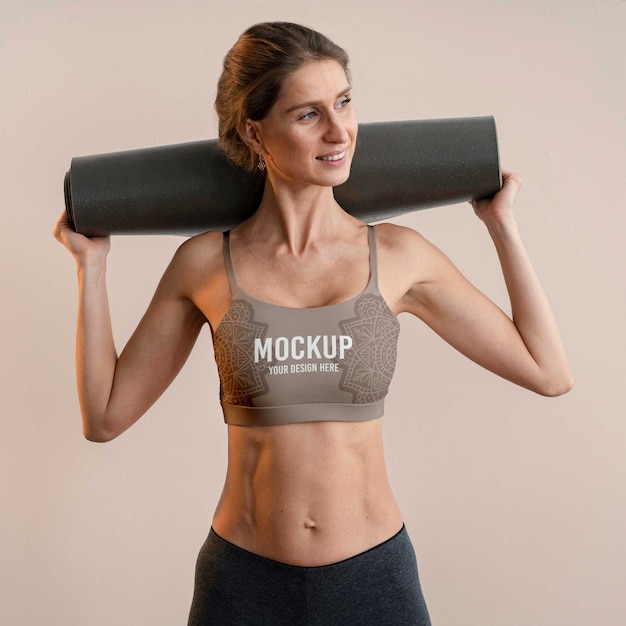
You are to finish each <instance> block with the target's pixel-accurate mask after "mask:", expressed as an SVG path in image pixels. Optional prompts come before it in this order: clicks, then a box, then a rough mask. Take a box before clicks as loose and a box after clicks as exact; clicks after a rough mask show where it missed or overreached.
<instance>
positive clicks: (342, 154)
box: [315, 150, 347, 161]
mask: <svg viewBox="0 0 626 626" xmlns="http://www.w3.org/2000/svg"><path fill="white" fill-rule="evenodd" d="M346 152H347V151H346V150H344V151H343V152H339V153H337V154H330V155H328V156H320V157H315V158H316V159H317V160H318V161H341V159H343V158H344V157H345V156H346Z"/></svg>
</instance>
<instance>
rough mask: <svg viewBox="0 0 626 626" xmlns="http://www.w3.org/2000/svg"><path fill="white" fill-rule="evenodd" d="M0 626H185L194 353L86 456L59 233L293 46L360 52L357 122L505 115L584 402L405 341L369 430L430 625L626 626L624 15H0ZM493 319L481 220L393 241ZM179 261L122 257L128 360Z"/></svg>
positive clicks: (510, 10) (561, 5) (481, 4)
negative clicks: (249, 49)
mask: <svg viewBox="0 0 626 626" xmlns="http://www.w3.org/2000/svg"><path fill="white" fill-rule="evenodd" d="M0 11H1V13H0V37H1V46H2V47H1V50H0V71H1V76H0V79H1V83H0V106H1V109H2V110H1V124H2V135H1V141H0V150H1V151H2V154H1V163H0V172H2V187H1V190H2V203H3V206H2V209H1V216H2V229H1V231H0V244H1V245H0V260H1V275H0V276H1V279H0V280H1V283H0V286H1V293H2V307H0V320H1V325H0V329H1V330H0V332H1V333H2V335H1V338H0V341H1V344H0V346H1V354H2V358H1V367H2V372H1V378H0V381H1V385H2V394H1V396H0V397H1V399H0V402H1V415H2V431H1V437H0V472H1V475H0V481H1V483H0V490H1V493H0V507H1V512H0V531H1V534H0V623H1V624H3V625H6V626H32V625H35V624H52V625H64V626H66V625H68V626H73V625H77V626H78V625H80V626H83V625H89V626H109V625H111V624H121V625H123V626H135V625H137V626H139V625H142V626H143V625H147V624H150V625H151V626H170V625H176V624H183V623H186V615H187V610H188V606H189V603H190V599H191V592H192V580H193V569H194V564H195V558H196V554H197V551H198V549H199V547H200V545H201V543H202V542H203V540H204V537H205V535H206V533H207V531H208V528H209V524H210V519H211V514H212V510H213V508H214V506H215V504H216V500H217V498H218V495H219V492H220V488H221V483H222V479H223V476H224V465H225V436H226V430H225V427H224V425H223V424H222V417H221V414H220V410H219V405H218V402H217V385H216V374H215V367H214V364H213V362H212V355H211V347H210V336H209V333H208V332H205V331H203V333H202V335H201V337H200V341H199V344H198V346H197V348H196V350H195V351H194V353H193V354H192V356H191V359H190V361H189V363H188V365H187V366H186V368H185V369H184V371H183V373H182V374H181V375H180V377H179V378H178V379H177V380H176V382H175V383H174V385H173V386H172V388H170V390H168V392H167V393H166V394H165V396H164V397H163V398H162V399H161V400H160V401H159V403H158V404H157V405H156V406H155V407H154V408H153V409H152V410H151V411H150V412H149V414H148V415H146V416H145V417H144V418H143V419H142V420H141V421H140V422H139V424H137V425H136V426H135V427H133V428H132V429H131V430H130V431H129V432H128V433H126V434H125V435H124V436H123V437H121V438H120V439H118V440H116V441H114V442H112V443H110V444H107V445H104V446H102V445H97V444H91V443H88V442H86V441H84V440H83V439H82V436H81V431H80V426H79V421H80V420H79V415H78V408H77V401H76V397H75V391H74V363H73V337H74V320H75V307H76V304H75V300H76V286H75V275H74V267H73V262H72V260H71V258H70V256H69V255H68V254H67V253H66V252H65V251H64V250H63V249H62V248H61V247H60V246H59V245H58V244H57V243H56V242H54V240H53V239H52V237H51V236H50V228H51V226H52V224H53V222H54V220H55V219H56V217H57V214H58V213H59V212H60V210H61V208H62V204H63V198H62V178H63V174H64V173H65V170H66V169H67V167H68V165H69V162H70V159H71V157H72V156H76V155H82V154H94V153H98V152H107V151H114V150H122V149H130V148H137V147H143V146H152V145H161V144H168V143H178V142H184V141H190V140H196V139H203V138H209V137H214V136H215V119H214V114H213V111H212V101H213V97H214V89H215V83H216V80H217V76H218V73H219V70H220V63H221V59H222V57H223V55H224V53H225V52H226V50H227V49H228V48H229V47H230V45H232V43H233V42H234V41H235V39H236V37H237V36H238V35H239V34H240V33H241V32H242V31H243V30H244V29H245V28H246V27H247V26H248V25H250V24H252V23H254V22H257V21H263V20H268V19H285V20H293V21H300V22H303V23H305V24H308V25H310V26H313V27H315V28H317V29H319V30H321V31H322V32H325V33H326V34H328V35H329V36H331V37H332V38H334V39H336V40H337V41H338V42H339V43H340V44H342V45H344V46H345V47H346V48H347V49H348V51H349V52H350V53H351V56H352V59H353V62H352V63H353V72H354V79H355V105H356V106H357V107H358V109H357V110H358V111H359V114H360V119H361V121H384V120H397V119H418V118H429V117H455V116H469V115H485V114H493V115H495V117H496V121H497V123H498V128H499V136H500V146H501V153H502V158H503V161H504V163H505V164H506V166H507V167H509V168H512V169H515V170H517V171H519V172H520V173H521V174H522V175H523V177H524V187H523V191H522V194H521V198H520V201H519V212H518V213H519V221H520V223H521V227H522V229H523V232H524V233H525V236H526V241H527V244H528V247H529V249H530V252H531V254H532V256H533V258H534V260H535V262H536V265H537V268H538V271H539V273H540V275H541V276H542V278H543V281H544V283H545V286H546V289H547V290H548V293H549V294H550V297H551V300H552V302H553V305H554V308H555V310H556V313H557V316H558V318H559V320H560V322H561V326H562V331H563V335H564V338H565V341H566V343H567V346H568V350H569V354H570V356H571V361H572V365H573V368H574V371H575V374H576V378H577V386H576V388H575V390H574V391H573V392H572V393H570V394H569V395H567V396H565V397H562V398H557V399H545V398H541V397H538V396H535V395H533V394H531V393H530V392H527V391H524V390H521V389H517V388H515V387H513V386H512V385H511V384H509V383H507V382H504V381H502V380H499V379H497V378H496V377H494V376H492V375H490V374H487V373H486V372H484V371H482V370H481V369H479V368H478V367H476V366H475V365H473V364H471V363H469V362H467V361H465V360H464V359H463V358H462V357H460V356H458V355H457V354H455V353H454V352H453V351H452V350H451V349H450V348H448V347H447V346H446V345H445V344H444V343H443V342H442V341H441V340H440V339H438V338H437V337H436V336H434V335H432V333H431V332H430V331H428V330H427V329H425V327H424V326H423V325H422V324H421V323H419V322H418V321H417V320H413V319H409V318H408V317H407V318H402V335H403V339H402V347H401V352H400V359H399V364H398V372H397V376H396V378H395V380H394V383H393V386H392V392H391V395H390V397H389V398H388V403H387V416H386V418H385V427H386V431H385V432H386V446H387V450H388V462H389V471H390V474H391V480H392V482H393V485H394V488H395V491H396V494H397V497H398V499H399V501H400V504H401V507H402V509H403V511H404V516H405V519H406V523H407V525H408V527H409V530H410V532H411V535H412V537H413V541H414V544H415V548H416V551H417V554H418V560H419V564H420V571H421V577H422V583H423V587H424V592H425V595H426V598H427V601H428V605H429V607H430V611H431V614H432V617H433V621H434V624H435V625H436V626H453V625H463V626H528V625H530V624H533V625H536V624H539V625H549V626H589V625H590V624H593V625H601V626H618V625H621V624H623V623H624V615H626V597H625V596H626V594H625V593H624V585H625V583H626V540H625V538H624V537H625V534H626V533H625V531H626V528H625V526H626V524H625V521H624V520H625V519H626V497H625V491H626V486H625V485H626V454H625V443H626V424H625V422H624V415H625V414H626V411H625V410H624V409H625V406H626V402H625V397H624V396H625V394H624V379H625V376H626V366H625V362H624V349H625V338H626V336H625V330H624V327H625V323H624V322H625V318H626V297H625V296H626V289H625V275H624V274H625V271H624V270H625V264H624V247H625V245H626V238H625V236H624V229H625V228H626V217H625V214H624V209H625V207H624V198H625V197H626V183H625V179H624V173H623V172H624V165H625V164H626V158H625V157H626V154H625V152H626V119H625V111H626V97H625V96H626V80H625V79H626V75H625V71H624V62H625V59H626V45H625V43H624V42H625V41H626V39H625V37H624V33H625V32H626V3H625V2H620V1H619V0H595V1H594V0H515V1H514V0H508V1H507V0H500V1H496V0H474V1H473V2H467V1H466V0H441V1H437V2H435V1H431V2H426V1H422V0H405V1H401V0H385V1H380V0H377V1H373V0H370V1H363V0H361V1H357V0H353V1H347V2H337V1H336V0H316V1H315V2H308V1H307V2H304V1H300V0H298V1H293V0H292V1H287V0H284V1H282V2H280V1H277V0H242V1H235V0H233V1H230V2H223V1H221V2H217V0H204V1H200V0H177V1H173V0H150V1H149V0H107V1H104V0H102V1H97V0H0ZM398 221H401V222H402V223H405V224H408V225H411V226H413V227H415V228H417V229H419V230H421V231H422V232H423V233H424V234H425V235H426V236H427V237H429V238H430V239H431V240H433V241H434V242H435V243H436V244H437V245H439V246H440V247H442V248H443V249H444V250H445V251H446V252H447V253H448V254H449V255H450V256H451V257H452V259H453V260H454V261H455V262H456V263H457V264H458V265H459V266H460V267H461V269H462V270H463V271H464V272H465V273H466V274H467V275H468V276H469V277H470V278H471V279H472V280H473V281H474V282H475V283H476V284H477V285H478V286H479V287H480V288H481V289H483V290H484V291H486V292H487V293H488V294H490V295H491V296H492V297H493V298H494V299H496V300H497V301H498V302H499V303H503V304H505V302H506V301H505V298H504V293H503V287H502V281H501V279H500V276H499V273H498V269H497V266H496V259H495V256H494V253H493V250H492V247H491V245H490V242H489V240H488V238H487V235H486V234H485V232H484V230H483V228H482V227H481V224H480V223H479V222H478V220H476V219H475V218H474V217H473V214H472V211H471V208H470V207H468V206H467V205H465V206H454V207H446V208H440V209H433V210H429V211H422V212H419V213H414V214H411V215H408V216H406V217H404V218H402V219H401V220H398ZM180 241H181V240H180V239H178V238H176V237H161V238H159V237H128V238H118V239H116V240H115V241H114V242H113V251H112V255H111V262H110V277H109V284H110V291H111V302H112V309H113V317H114V324H115V332H116V337H117V340H118V342H119V344H120V346H121V345H122V344H123V342H124V341H125V340H126V339H127V337H128V336H129V334H130V332H131V331H132V329H133V328H134V326H135V324H136V323H137V321H138V318H139V316H140V315H141V313H142V312H143V310H144V308H145V306H146V305H147V302H148V299H149V297H150V295H151V293H152V291H153V289H154V287H155V284H156V282H157V280H158V278H159V276H160V274H161V272H162V271H163V269H164V267H165V265H166V264H167V262H168V260H169V258H170V256H171V254H172V253H173V251H174V250H175V248H176V247H177V246H178V245H179V243H180Z"/></svg>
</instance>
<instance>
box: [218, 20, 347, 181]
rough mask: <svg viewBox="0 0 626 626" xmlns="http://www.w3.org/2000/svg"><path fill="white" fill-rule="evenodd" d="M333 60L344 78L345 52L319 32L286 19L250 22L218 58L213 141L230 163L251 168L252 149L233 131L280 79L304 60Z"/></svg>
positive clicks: (266, 101)
mask: <svg viewBox="0 0 626 626" xmlns="http://www.w3.org/2000/svg"><path fill="white" fill-rule="evenodd" d="M322 60H334V61H337V62H338V63H339V64H340V65H341V67H342V68H343V70H344V71H345V73H346V77H347V78H348V80H350V71H349V69H348V55H347V53H346V52H345V50H343V48H340V47H339V46H338V45H336V44H334V43H333V42H332V41H331V40H330V39H328V38H327V37H325V36H324V35H322V34H320V33H318V32H316V31H314V30H312V29H310V28H307V27H306V26H300V25H299V24H292V23H290V22H265V23H262V24H256V25H255V26H251V27H250V28H249V29H248V30H247V31H246V32H245V33H243V35H241V37H239V39H238V40H237V42H236V43H235V45H234V46H233V47H232V48H231V49H230V50H229V52H228V54H227V55H226V57H225V58H224V66H223V71H222V75H221V76H220V79H219V82H218V84H217V96H216V98H215V110H216V112H217V116H218V122H219V126H218V130H219V145H220V147H221V148H222V150H224V152H225V153H226V156H227V157H228V158H229V159H230V160H231V161H233V162H234V163H235V164H236V165H239V166H240V167H242V168H244V169H246V170H248V171H251V172H254V171H256V167H255V165H256V162H257V156H256V154H255V153H254V152H253V151H252V150H251V149H250V148H249V147H248V145H246V143H245V142H244V141H243V140H242V138H241V136H240V135H239V131H238V128H241V127H242V126H243V124H244V122H245V121H246V120H247V119H252V120H262V119H263V118H264V117H265V116H266V115H267V113H268V112H269V110H270V109H271V108H272V106H273V105H274V103H275V102H276V100H277V98H278V95H279V93H280V89H281V87H282V85H283V82H284V81H285V79H286V78H287V77H288V76H289V75H290V74H291V73H293V72H295V71H296V70H297V69H298V68H300V67H301V66H302V65H304V64H305V63H307V62H309V61H322Z"/></svg>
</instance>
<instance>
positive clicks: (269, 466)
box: [213, 420, 402, 566]
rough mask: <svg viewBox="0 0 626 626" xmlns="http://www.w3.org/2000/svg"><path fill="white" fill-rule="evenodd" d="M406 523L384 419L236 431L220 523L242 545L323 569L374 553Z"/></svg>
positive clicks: (217, 524) (218, 528)
mask: <svg viewBox="0 0 626 626" xmlns="http://www.w3.org/2000/svg"><path fill="white" fill-rule="evenodd" d="M401 524H402V518H401V515H400V512H399V510H398V507H397V505H396V502H395V499H394V497H393V494H392V493H391V489H390V487H389V483H388V480H387V474H386V469H385V463H384V455H383V447H382V436H381V424H380V420H374V421H371V422H359V423H343V422H323V423H305V424H289V425H286V426H270V427H266V428H237V427H234V428H230V429H229V464H228V472H227V477H226V484H225V486H224V491H223V493H222V497H221V499H220V503H219V505H218V508H217V511H216V513H215V517H214V520H213V526H214V528H215V530H216V532H217V533H218V534H219V535H220V536H222V537H224V538H225V539H227V540H228V541H231V542H232V543H234V544H235V545H238V546H240V547H242V548H244V549H246V550H249V551H251V552H254V553H255V554H258V555H260V556H265V557H267V558H271V559H274V560H277V561H281V562H285V563H292V564H294V565H306V566H310V565H323V564H326V563H331V562H336V561H339V560H341V559H343V558H349V557H350V556H353V555H354V554H357V553H359V552H362V551H363V550H367V549H369V548H371V547H372V546H374V545H376V544H378V543H380V542H381V541H384V540H385V539H386V538H388V537H389V536H391V534H393V532H394V531H397V530H398V528H399V527H400V526H401Z"/></svg>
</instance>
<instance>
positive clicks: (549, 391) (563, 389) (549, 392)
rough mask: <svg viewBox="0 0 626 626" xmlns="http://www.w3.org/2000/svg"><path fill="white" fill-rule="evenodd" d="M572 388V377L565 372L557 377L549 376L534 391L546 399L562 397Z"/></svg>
mask: <svg viewBox="0 0 626 626" xmlns="http://www.w3.org/2000/svg"><path fill="white" fill-rule="evenodd" d="M573 387H574V376H573V375H572V373H571V372H570V371H567V372H565V373H563V374H561V375H559V376H550V377H548V378H546V380H545V381H543V383H542V384H541V386H540V387H539V388H538V389H536V391H537V393H539V394H541V395H542V396H546V397H548V398H556V397H557V396H562V395H564V394H566V393H568V392H569V391H571V390H572V389H573Z"/></svg>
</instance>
